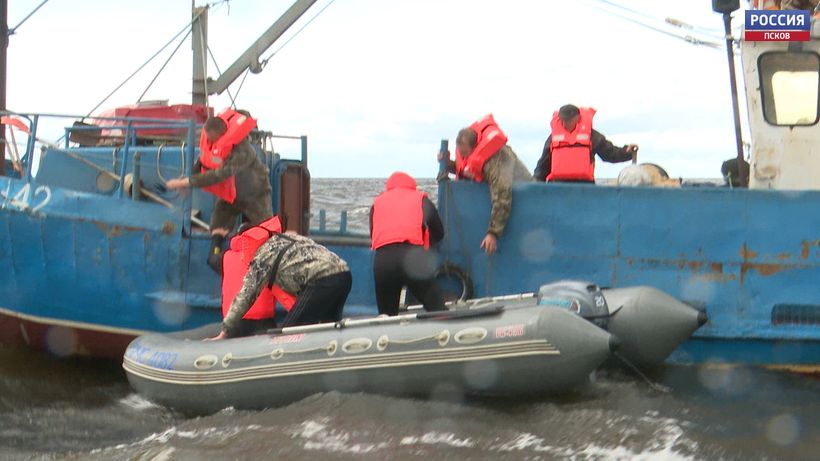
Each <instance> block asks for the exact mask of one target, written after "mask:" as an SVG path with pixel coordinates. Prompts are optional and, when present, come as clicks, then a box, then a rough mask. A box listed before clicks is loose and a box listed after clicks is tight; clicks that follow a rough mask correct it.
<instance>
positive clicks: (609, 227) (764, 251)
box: [439, 181, 820, 365]
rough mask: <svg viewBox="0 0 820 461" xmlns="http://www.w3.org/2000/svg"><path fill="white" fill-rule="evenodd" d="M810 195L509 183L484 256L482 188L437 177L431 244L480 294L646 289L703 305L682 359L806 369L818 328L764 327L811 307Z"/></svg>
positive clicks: (815, 256)
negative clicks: (498, 230)
mask: <svg viewBox="0 0 820 461" xmlns="http://www.w3.org/2000/svg"><path fill="white" fill-rule="evenodd" d="M819 203H820V192H817V191H801V192H782V191H764V190H747V189H737V190H729V189H726V188H717V187H716V188H683V189H665V188H660V189H659V188H615V187H600V186H593V185H582V184H543V183H532V184H520V185H516V186H515V188H514V195H513V209H512V214H511V216H510V220H509V224H508V225H507V228H506V230H505V231H504V235H503V236H502V238H501V239H500V240H499V251H498V253H497V254H496V255H494V256H492V257H487V256H485V255H484V254H483V253H482V252H481V250H480V249H479V243H480V241H481V239H482V237H483V236H484V233H485V229H486V223H487V220H488V219H489V209H490V207H489V193H488V190H487V187H486V185H484V184H476V183H471V182H449V181H447V182H443V183H441V184H440V186H439V210H440V212H441V214H442V217H443V219H444V220H445V223H446V224H445V226H446V229H447V232H448V236H447V237H446V238H445V241H444V242H443V245H442V248H441V250H442V254H443V257H444V258H445V259H446V260H448V261H451V262H455V263H457V264H459V265H461V266H462V267H464V268H466V269H467V270H468V271H469V272H470V273H471V274H472V276H473V280H474V281H475V283H476V287H475V288H476V294H477V295H479V296H484V295H494V294H503V293H514V292H521V291H531V290H534V289H536V288H537V287H538V285H539V284H541V283H543V282H544V281H548V280H557V279H561V278H579V279H585V280H592V281H595V282H597V283H599V284H601V285H604V286H613V287H615V286H629V285H635V284H647V285H652V286H655V287H657V288H660V289H662V290H664V291H667V292H668V293H670V294H672V295H673V296H677V297H679V298H681V299H683V300H684V301H686V302H688V303H690V304H692V305H693V306H696V307H701V308H705V309H706V310H707V311H708V314H709V317H710V321H709V323H707V324H706V325H705V326H704V327H702V328H701V329H700V330H698V332H697V333H696V334H695V335H696V338H697V341H695V342H693V343H692V344H693V345H692V346H691V347H690V346H688V345H687V346H686V347H684V348H683V350H690V349H691V350H694V351H697V352H696V353H694V352H692V353H690V354H689V355H686V354H683V355H678V356H677V359H678V360H681V361H686V360H693V361H704V360H707V359H709V358H710V357H712V356H713V355H714V358H720V357H728V359H729V360H732V361H740V362H744V363H772V364H783V363H791V364H804V365H806V364H810V365H817V364H818V363H820V325H817V324H814V323H808V322H807V323H806V324H773V323H772V309H773V308H774V306H775V305H778V304H798V305H808V306H818V305H820V285H818V284H817V282H816V281H817V280H818V278H819V277H820V265H818V262H820V251H818V247H820V235H818V233H817V232H818V229H820V205H818V204H819ZM733 343H734V344H736V346H737V348H736V349H734V350H733V352H732V354H726V350H724V349H727V348H728V346H727V345H728V344H733ZM751 343H754V344H756V345H755V347H750V348H748V349H744V347H745V346H744V345H745V344H751ZM695 344H696V346H695ZM713 344H714V345H718V344H719V345H721V346H720V347H717V346H716V347H715V350H714V351H712V350H711V349H712V347H711V345H713ZM766 347H768V348H769V352H767V353H761V352H760V350H761V348H766ZM775 350H778V351H780V352H778V353H775V352H774V351H775ZM783 351H794V353H791V354H786V353H785V352H783Z"/></svg>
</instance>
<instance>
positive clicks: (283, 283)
mask: <svg viewBox="0 0 820 461" xmlns="http://www.w3.org/2000/svg"><path fill="white" fill-rule="evenodd" d="M348 270H349V269H348V267H347V263H346V262H344V260H342V258H340V257H339V256H337V255H336V254H335V253H333V252H332V251H330V250H328V249H327V248H325V247H323V246H322V245H319V244H318V243H316V242H314V241H313V240H311V239H309V238H307V237H303V236H301V235H295V234H294V235H291V234H273V235H272V236H271V238H269V239H268V241H266V242H265V243H263V244H262V246H260V247H259V249H258V250H256V255H255V256H254V257H253V260H252V261H251V264H250V267H249V268H248V273H247V274H246V275H245V279H244V280H243V281H242V288H241V289H240V290H239V293H237V295H236V298H234V300H233V302H232V303H231V308H230V310H229V311H228V314H227V315H226V316H225V319H224V320H223V322H222V328H223V330H225V332H226V333H228V336H231V332H233V331H234V330H235V328H236V327H237V326H238V324H239V320H240V319H242V317H243V316H244V315H245V314H246V313H247V312H248V310H249V309H250V308H251V306H252V305H253V303H254V302H255V301H256V298H258V297H259V293H261V292H262V289H263V288H264V287H266V286H267V285H268V284H270V283H271V282H273V283H275V284H276V285H279V286H280V287H281V288H282V289H283V290H285V291H287V292H288V293H291V294H294V295H296V296H298V295H299V294H300V293H301V292H302V290H303V289H304V288H305V286H306V285H307V284H308V283H310V282H312V281H314V280H318V279H320V278H322V277H327V276H329V275H334V274H339V273H342V272H345V271H348Z"/></svg>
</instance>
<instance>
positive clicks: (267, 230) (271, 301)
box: [208, 216, 296, 336]
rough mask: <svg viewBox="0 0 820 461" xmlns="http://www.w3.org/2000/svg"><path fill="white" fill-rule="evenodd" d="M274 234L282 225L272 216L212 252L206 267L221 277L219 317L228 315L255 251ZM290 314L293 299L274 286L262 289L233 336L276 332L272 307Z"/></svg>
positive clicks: (244, 230)
mask: <svg viewBox="0 0 820 461" xmlns="http://www.w3.org/2000/svg"><path fill="white" fill-rule="evenodd" d="M275 232H282V223H281V222H280V221H279V217H278V216H274V217H273V218H271V219H268V220H267V221H264V222H262V223H261V224H259V225H258V226H251V225H250V224H247V223H245V224H243V225H242V226H240V227H239V229H238V230H237V232H236V234H235V235H234V236H233V237H232V238H231V239H230V246H229V247H228V248H227V249H224V248H221V247H215V248H212V250H211V254H210V255H209V257H208V264H209V265H210V266H211V269H213V270H214V271H215V272H216V273H217V274H220V275H221V276H222V316H223V317H224V316H226V315H227V314H228V310H229V309H230V307H231V303H232V302H233V300H234V298H235V297H236V295H237V293H238V292H239V290H240V288H241V287H242V282H243V280H244V279H245V275H246V274H247V273H248V268H249V267H250V262H251V261H252V260H253V257H254V256H255V255H256V250H257V249H259V247H260V246H262V244H263V243H265V241H266V240H267V239H268V238H270V236H271V235H272V234H273V233H275ZM277 302H278V303H279V304H281V305H282V307H284V308H285V310H286V311H288V312H290V310H291V308H293V305H294V304H295V302H296V298H295V297H294V296H293V295H292V294H290V293H287V292H286V291H284V290H283V289H281V288H280V287H278V286H276V285H272V286H270V287H264V288H263V289H262V291H261V292H260V293H259V297H257V298H256V301H255V302H254V303H253V305H251V307H250V309H249V310H248V312H246V313H245V315H244V316H243V317H242V318H241V319H240V320H239V321H238V324H237V328H236V336H251V335H254V334H260V333H265V332H266V331H267V330H269V329H271V328H276V321H275V319H274V317H275V314H276V311H275V307H276V303H277Z"/></svg>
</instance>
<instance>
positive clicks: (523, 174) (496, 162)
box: [484, 146, 533, 237]
mask: <svg viewBox="0 0 820 461" xmlns="http://www.w3.org/2000/svg"><path fill="white" fill-rule="evenodd" d="M484 180H485V181H487V184H488V185H489V186H490V203H492V210H491V211H490V224H489V226H488V227H487V233H489V234H493V235H495V236H496V237H501V234H502V233H504V228H505V227H506V226H507V220H508V219H510V211H511V210H512V186H513V183H516V182H529V181H532V180H533V179H532V175H531V174H530V172H529V170H528V169H527V167H526V165H524V163H523V162H521V160H520V159H519V158H518V156H517V155H515V152H513V150H512V149H511V148H510V147H509V146H504V147H502V148H501V149H500V150H499V151H498V153H497V154H495V155H493V156H492V157H490V159H489V160H487V163H485V164H484Z"/></svg>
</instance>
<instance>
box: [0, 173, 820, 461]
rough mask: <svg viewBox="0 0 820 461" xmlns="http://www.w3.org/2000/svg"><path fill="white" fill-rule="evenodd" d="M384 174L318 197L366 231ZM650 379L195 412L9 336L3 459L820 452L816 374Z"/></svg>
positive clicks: (663, 456) (676, 456)
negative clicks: (558, 393) (529, 393)
mask: <svg viewBox="0 0 820 461" xmlns="http://www.w3.org/2000/svg"><path fill="white" fill-rule="evenodd" d="M432 186H433V183H432V181H428V182H424V183H423V187H425V189H427V190H430V189H432V188H433V187H432ZM380 188H381V180H350V181H348V180H344V181H338V180H337V181H330V180H315V187H314V189H313V206H314V209H318V208H322V207H324V208H327V209H328V210H329V211H328V212H329V218H331V217H332V216H333V215H334V214H335V215H336V216H337V218H336V219H338V212H337V210H338V209H339V208H347V209H353V212H351V214H350V216H349V219H350V222H351V226H354V225H355V226H357V227H356V228H357V229H360V230H363V231H365V230H366V226H367V209H368V208H369V205H370V200H371V199H372V197H373V196H375V194H376V193H378V192H379V190H380ZM430 192H434V191H432V190H430ZM334 210H336V211H335V212H334ZM653 379H656V380H657V381H659V382H660V383H662V384H664V385H666V386H669V387H671V388H672V391H671V392H669V393H660V392H658V391H654V390H652V389H651V388H650V387H649V386H647V385H645V384H644V383H643V382H641V381H640V380H638V379H637V378H635V377H633V376H632V375H630V374H628V373H626V372H623V371H606V372H599V373H598V375H597V376H596V379H595V380H594V382H593V383H592V384H590V385H589V386H587V387H586V388H585V389H582V390H580V391H578V392H577V393H574V394H572V395H568V396H563V397H560V398H544V399H539V400H532V401H529V400H528V401H520V400H518V401H517V400H503V401H498V400H483V399H482V400H476V399H461V400H456V401H447V402H442V401H420V400H412V399H403V398H392V397H384V396H374V395H366V394H338V393H328V394H318V395H314V396H312V397H309V398H307V399H305V400H302V401H299V402H295V403H293V404H291V405H289V406H286V407H283V408H277V409H270V410H265V411H258V412H247V411H234V410H231V409H226V410H223V411H222V412H220V413H218V414H215V415H211V416H207V417H199V418H188V417H185V416H184V415H180V414H176V413H174V412H171V411H169V410H167V409H165V408H162V407H157V406H155V405H152V404H151V403H150V402H147V401H145V400H144V399H142V398H140V397H139V396H137V395H135V394H134V393H133V392H131V390H130V389H129V387H128V383H127V382H126V380H125V377H124V375H123V373H122V371H121V369H120V368H119V365H118V364H112V363H105V362H98V361H89V360H84V361H77V360H71V361H65V360H57V359H53V358H51V357H48V356H46V355H42V354H38V353H33V352H26V351H19V350H9V349H5V348H0V460H5V459H14V460H16V459H48V460H120V459H122V460H146V461H147V460H155V461H160V460H202V459H219V460H223V459H229V460H233V459H242V460H245V459H277V460H278V459H354V458H355V459H363V460H371V459H372V460H381V459H419V458H427V459H459V460H460V459H493V460H518V459H527V460H550V459H569V460H579V461H580V460H633V459H637V460H656V459H659V460H716V459H725V460H757V459H772V460H773V459H784V460H812V459H820V379H818V378H811V377H806V376H799V375H790V374H784V373H775V372H769V371H765V370H759V369H744V368H734V369H719V368H716V369H715V368H695V367H667V368H665V369H664V370H661V371H659V372H658V374H657V375H655V376H653Z"/></svg>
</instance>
